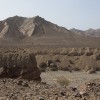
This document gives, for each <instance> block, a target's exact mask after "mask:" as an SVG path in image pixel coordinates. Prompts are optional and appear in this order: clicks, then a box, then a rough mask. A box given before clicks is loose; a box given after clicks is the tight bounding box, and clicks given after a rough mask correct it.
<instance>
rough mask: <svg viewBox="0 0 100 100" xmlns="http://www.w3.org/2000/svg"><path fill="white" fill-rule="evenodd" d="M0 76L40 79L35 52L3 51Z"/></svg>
mask: <svg viewBox="0 0 100 100" xmlns="http://www.w3.org/2000/svg"><path fill="white" fill-rule="evenodd" d="M0 78H22V79H27V80H40V71H39V69H38V68H37V62H36V59H35V56H34V54H33V53H29V52H26V51H23V50H22V51H20V52H19V51H14V50H12V51H5V50H4V51H1V52H0Z"/></svg>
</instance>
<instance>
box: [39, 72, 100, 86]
mask: <svg viewBox="0 0 100 100" xmlns="http://www.w3.org/2000/svg"><path fill="white" fill-rule="evenodd" d="M62 77H64V78H66V79H68V80H69V81H70V84H69V86H72V87H78V86H80V85H81V84H83V83H85V82H88V81H90V80H92V79H96V78H100V71H98V72H96V74H87V73H84V72H72V73H70V72H67V71H55V72H53V71H49V72H43V73H42V74H41V78H42V81H43V82H46V83H47V84H50V85H55V86H60V85H59V83H58V82H57V79H58V78H62Z"/></svg>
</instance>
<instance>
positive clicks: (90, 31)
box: [70, 28, 100, 37]
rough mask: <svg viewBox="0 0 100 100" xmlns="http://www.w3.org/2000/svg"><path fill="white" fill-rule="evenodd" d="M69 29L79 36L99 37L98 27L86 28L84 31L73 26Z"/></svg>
mask: <svg viewBox="0 0 100 100" xmlns="http://www.w3.org/2000/svg"><path fill="white" fill-rule="evenodd" d="M70 31H71V32H74V33H76V34H78V35H81V36H90V37H100V29H88V30H86V31H82V30H78V29H75V28H73V29H70Z"/></svg>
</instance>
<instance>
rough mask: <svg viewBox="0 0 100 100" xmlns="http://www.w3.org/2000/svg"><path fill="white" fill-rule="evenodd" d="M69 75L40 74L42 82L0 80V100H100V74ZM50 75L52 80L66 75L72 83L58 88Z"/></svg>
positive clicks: (56, 73) (59, 73)
mask: <svg viewBox="0 0 100 100" xmlns="http://www.w3.org/2000/svg"><path fill="white" fill-rule="evenodd" d="M71 74H72V73H70V74H69V73H64V72H63V73H62V72H55V73H53V72H51V74H50V72H49V73H42V74H41V78H42V82H34V81H27V80H23V79H11V78H8V79H7V78H5V79H0V100H100V78H99V76H100V72H98V73H97V74H95V75H90V76H88V75H85V74H84V73H83V74H82V73H81V74H78V73H73V74H72V75H71ZM51 75H52V77H53V76H54V78H55V77H57V76H58V77H60V76H62V75H63V76H67V75H68V77H69V79H70V78H72V77H73V81H71V83H69V85H68V86H60V85H57V84H55V83H56V82H54V81H56V80H53V79H52V80H51V79H50V77H51ZM79 75H80V76H79ZM84 75H85V76H84ZM87 76H88V77H87ZM77 80H78V81H77ZM50 81H52V83H53V84H51V82H50ZM75 82H76V83H75ZM80 82H81V84H80ZM73 83H75V84H73ZM76 84H77V85H76Z"/></svg>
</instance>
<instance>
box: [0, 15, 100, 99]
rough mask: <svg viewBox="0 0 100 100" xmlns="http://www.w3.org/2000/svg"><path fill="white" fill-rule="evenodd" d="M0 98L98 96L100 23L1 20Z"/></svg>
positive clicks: (17, 18) (99, 81)
mask: <svg viewBox="0 0 100 100" xmlns="http://www.w3.org/2000/svg"><path fill="white" fill-rule="evenodd" d="M95 34H96V35H95ZM0 100H100V35H99V29H98V30H93V29H91V30H87V31H81V30H77V29H71V30H68V29H66V28H64V27H61V26H58V25H56V24H53V23H51V22H49V21H46V20H45V19H44V18H41V17H39V16H36V17H33V18H26V17H19V16H14V17H10V18H7V19H5V20H3V21H0Z"/></svg>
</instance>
